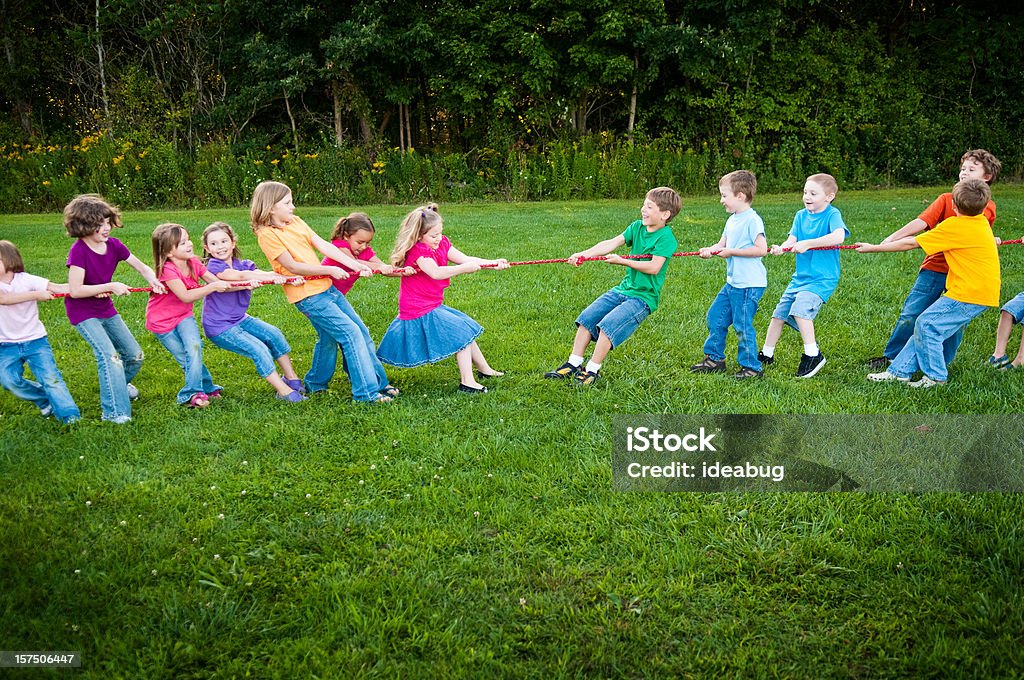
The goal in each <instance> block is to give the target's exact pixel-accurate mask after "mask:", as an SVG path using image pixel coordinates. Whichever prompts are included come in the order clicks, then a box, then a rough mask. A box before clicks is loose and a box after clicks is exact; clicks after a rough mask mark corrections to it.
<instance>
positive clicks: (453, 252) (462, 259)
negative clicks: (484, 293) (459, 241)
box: [448, 246, 508, 269]
mask: <svg viewBox="0 0 1024 680" xmlns="http://www.w3.org/2000/svg"><path fill="white" fill-rule="evenodd" d="M448 259H449V260H451V261H452V262H454V263H455V264H465V263H467V262H475V263H477V264H478V265H480V266H483V265H485V264H487V265H493V266H495V267H497V268H498V269H508V260H506V259H505V258H500V259H498V260H484V259H483V258H479V257H473V256H472V255H466V254H465V253H464V252H462V251H461V250H459V249H458V248H456V247H455V246H452V247H451V248H450V249H449V250H448Z"/></svg>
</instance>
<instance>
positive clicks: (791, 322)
mask: <svg viewBox="0 0 1024 680" xmlns="http://www.w3.org/2000/svg"><path fill="white" fill-rule="evenodd" d="M823 304H825V303H824V301H823V300H822V299H821V298H820V297H819V296H818V295H817V294H816V293H811V292H809V291H806V290H801V291H796V292H794V291H790V290H787V291H786V292H785V293H783V294H782V297H781V298H780V299H779V304H777V305H776V306H775V311H774V312H772V318H773V319H782V320H783V321H785V322H786V325H788V326H790V327H791V328H796V329H797V330H799V329H798V328H797V325H796V320H795V319H794V317H796V318H799V319H807V320H808V321H813V320H814V317H816V316H818V312H819V311H821V306H822V305H823Z"/></svg>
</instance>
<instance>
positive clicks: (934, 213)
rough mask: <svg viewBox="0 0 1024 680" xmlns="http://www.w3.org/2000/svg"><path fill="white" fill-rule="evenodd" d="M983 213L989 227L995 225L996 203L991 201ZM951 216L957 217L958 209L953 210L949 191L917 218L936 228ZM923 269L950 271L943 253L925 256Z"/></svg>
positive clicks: (930, 227) (940, 272) (951, 196)
mask: <svg viewBox="0 0 1024 680" xmlns="http://www.w3.org/2000/svg"><path fill="white" fill-rule="evenodd" d="M982 214H983V215H984V216H985V219H987V220H988V226H989V227H991V226H992V225H994V224H995V221H996V204H995V203H994V202H992V201H989V202H988V205H986V206H985V210H984V211H983V212H982ZM950 217H956V211H955V210H953V194H952V193H948V192H947V193H945V194H942V195H941V196H939V197H938V198H936V199H935V201H934V202H932V204H931V205H930V206H928V207H927V208H925V209H924V212H923V213H921V214H920V215H918V216H917V219H919V220H921V221H922V222H924V223H925V224H927V225H928V228H929V229H934V228H935V227H936V226H938V225H939V224H940V223H941V222H942V221H944V220H948V219H949V218H950ZM921 269H927V270H929V271H933V272H938V273H939V274H948V273H949V265H948V264H947V263H946V256H945V255H943V254H942V253H935V254H933V255H929V256H928V257H926V258H924V262H923V263H922V264H921Z"/></svg>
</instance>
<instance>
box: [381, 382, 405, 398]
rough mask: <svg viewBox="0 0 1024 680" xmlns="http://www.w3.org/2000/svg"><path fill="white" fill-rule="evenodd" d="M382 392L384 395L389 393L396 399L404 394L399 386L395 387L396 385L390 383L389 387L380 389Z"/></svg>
mask: <svg viewBox="0 0 1024 680" xmlns="http://www.w3.org/2000/svg"><path fill="white" fill-rule="evenodd" d="M380 393H381V394H384V395H387V396H389V397H391V398H392V399H394V398H395V397H400V396H402V392H401V391H400V390H399V389H398V388H397V387H395V386H394V385H388V386H387V387H385V388H384V389H382V390H381V391H380Z"/></svg>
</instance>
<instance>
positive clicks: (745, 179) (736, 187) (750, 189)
mask: <svg viewBox="0 0 1024 680" xmlns="http://www.w3.org/2000/svg"><path fill="white" fill-rule="evenodd" d="M718 186H720V187H721V186H727V187H729V191H731V192H732V193H733V194H743V195H744V196H746V197H747V203H753V202H754V194H756V193H757V177H756V176H755V175H754V173H752V172H751V171H750V170H734V171H732V172H730V173H729V174H727V175H723V176H722V179H720V180H718Z"/></svg>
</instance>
